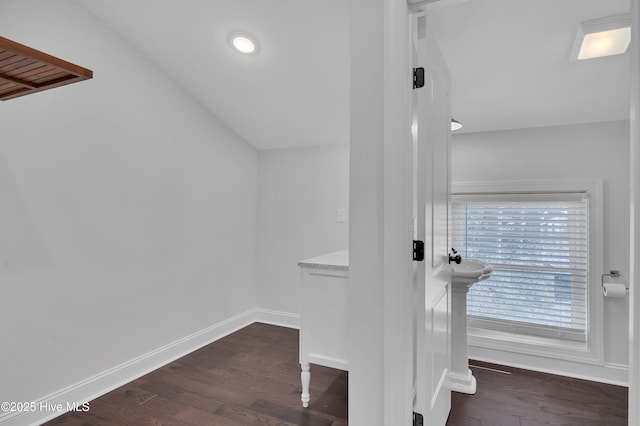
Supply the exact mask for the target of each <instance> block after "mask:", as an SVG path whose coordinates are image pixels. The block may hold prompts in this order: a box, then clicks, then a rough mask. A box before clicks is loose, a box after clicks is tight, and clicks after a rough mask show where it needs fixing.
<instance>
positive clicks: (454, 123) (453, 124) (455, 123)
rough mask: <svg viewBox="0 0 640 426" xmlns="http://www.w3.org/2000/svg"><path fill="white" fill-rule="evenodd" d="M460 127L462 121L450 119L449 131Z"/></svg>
mask: <svg viewBox="0 0 640 426" xmlns="http://www.w3.org/2000/svg"><path fill="white" fill-rule="evenodd" d="M460 129H462V123H461V122H459V121H458V120H456V119H455V118H452V119H451V131H452V132H455V131H456V130H460Z"/></svg>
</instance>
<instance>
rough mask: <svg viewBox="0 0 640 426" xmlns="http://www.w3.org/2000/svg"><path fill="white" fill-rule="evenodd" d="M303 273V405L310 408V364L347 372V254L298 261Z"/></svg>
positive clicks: (301, 337) (301, 330) (301, 333)
mask: <svg viewBox="0 0 640 426" xmlns="http://www.w3.org/2000/svg"><path fill="white" fill-rule="evenodd" d="M298 265H299V266H300V268H301V272H302V307H301V313H300V366H301V368H302V373H301V380H302V397H301V399H302V405H303V406H304V407H308V406H309V399H310V395H309V383H310V379H311V372H310V364H319V365H324V366H327V367H331V368H337V369H340V370H348V369H349V362H348V361H347V284H348V279H349V252H348V250H342V251H339V252H334V253H329V254H327V255H324V256H318V257H314V258H312V259H307V260H303V261H300V262H298Z"/></svg>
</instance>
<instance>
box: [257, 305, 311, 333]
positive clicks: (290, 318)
mask: <svg viewBox="0 0 640 426" xmlns="http://www.w3.org/2000/svg"><path fill="white" fill-rule="evenodd" d="M254 321H255V322H260V323H263V324H271V325H278V326H280V327H287V328H295V329H298V330H299V329H300V314H293V313H290V312H283V311H274V310H271V309H263V308H256V309H255V319H254Z"/></svg>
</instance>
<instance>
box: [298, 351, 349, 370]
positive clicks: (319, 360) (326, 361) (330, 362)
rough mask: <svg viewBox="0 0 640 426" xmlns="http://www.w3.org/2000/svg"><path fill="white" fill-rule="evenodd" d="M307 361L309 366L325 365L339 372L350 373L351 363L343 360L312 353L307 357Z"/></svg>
mask: <svg viewBox="0 0 640 426" xmlns="http://www.w3.org/2000/svg"><path fill="white" fill-rule="evenodd" d="M306 361H307V362H308V363H309V364H317V365H324V366H325V367H330V368H335V369H337V370H344V371H349V361H347V360H345V359H341V358H333V357H330V356H326V355H320V354H313V353H311V354H309V355H307V359H306Z"/></svg>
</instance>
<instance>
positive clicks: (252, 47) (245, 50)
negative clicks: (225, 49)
mask: <svg viewBox="0 0 640 426" xmlns="http://www.w3.org/2000/svg"><path fill="white" fill-rule="evenodd" d="M227 40H228V41H229V45H230V46H231V47H233V48H234V49H235V50H236V51H238V52H240V53H242V54H244V55H255V54H256V53H258V50H259V48H260V44H259V43H258V39H257V38H255V37H254V36H252V35H251V34H249V33H247V32H245V31H232V32H230V33H229V35H228V36H227Z"/></svg>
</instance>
